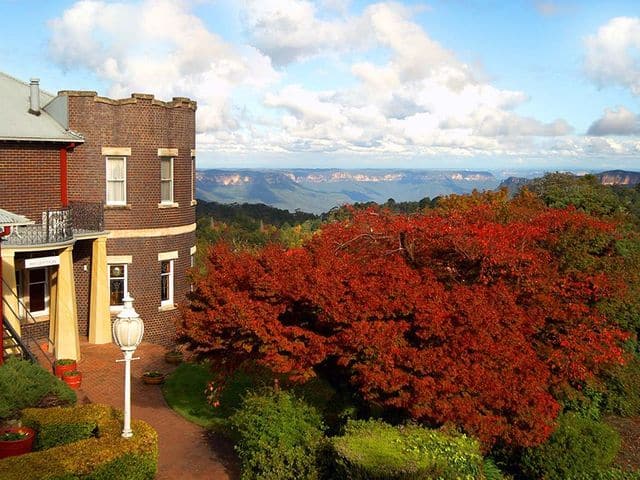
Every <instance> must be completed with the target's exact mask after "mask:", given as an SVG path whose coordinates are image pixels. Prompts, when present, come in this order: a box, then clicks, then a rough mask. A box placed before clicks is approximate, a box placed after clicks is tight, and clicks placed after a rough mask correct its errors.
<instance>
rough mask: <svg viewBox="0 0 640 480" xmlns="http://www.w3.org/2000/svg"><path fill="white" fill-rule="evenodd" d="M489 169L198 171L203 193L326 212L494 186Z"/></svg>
mask: <svg viewBox="0 0 640 480" xmlns="http://www.w3.org/2000/svg"><path fill="white" fill-rule="evenodd" d="M498 184H499V180H498V179H497V178H496V177H495V176H494V175H493V173H491V172H489V171H482V170H465V169H459V170H454V169H446V170H445V169H443V170H435V169H434V170H422V169H334V168H331V169H304V168H294V169H278V170H275V169H236V170H228V169H207V170H198V171H197V172H196V192H197V194H198V197H199V198H202V199H203V200H207V201H216V202H230V201H231V202H238V203H245V202H246V203H265V204H267V205H272V206H274V207H277V208H282V209H286V210H290V211H295V210H297V209H299V210H302V211H308V212H313V213H322V212H324V211H327V210H330V209H331V208H333V207H335V206H338V205H342V204H345V203H354V202H369V201H374V202H378V203H383V202H385V201H386V200H388V199H389V198H393V199H394V200H396V201H411V200H416V199H418V200H419V199H421V198H424V197H430V198H433V197H436V196H441V195H448V194H450V193H470V192H471V191H472V190H473V189H479V190H485V189H493V188H496V187H497V186H498Z"/></svg>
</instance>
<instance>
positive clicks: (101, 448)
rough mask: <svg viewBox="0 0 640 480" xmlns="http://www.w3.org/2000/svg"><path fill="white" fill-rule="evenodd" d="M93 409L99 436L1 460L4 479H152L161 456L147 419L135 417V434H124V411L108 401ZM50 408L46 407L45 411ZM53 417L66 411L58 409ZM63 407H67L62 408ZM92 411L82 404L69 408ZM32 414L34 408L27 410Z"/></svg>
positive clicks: (82, 412) (83, 411)
mask: <svg viewBox="0 0 640 480" xmlns="http://www.w3.org/2000/svg"><path fill="white" fill-rule="evenodd" d="M87 407H90V409H94V410H93V413H94V414H95V423H96V425H97V427H98V428H97V432H96V434H97V436H96V437H90V438H86V439H84V440H79V441H77V442H74V443H68V444H65V445H60V446H57V447H53V448H49V449H48V450H41V451H38V452H32V453H27V454H25V455H20V456H17V457H9V458H5V459H2V460H0V478H2V480H22V479H25V478H37V479H39V480H106V479H109V480H152V479H153V478H154V477H155V473H156V465H157V459H158V435H157V433H156V431H155V430H154V429H153V428H151V426H150V425H148V424H147V423H145V422H142V421H139V420H133V421H132V429H133V437H131V438H122V437H121V436H120V433H121V429H122V415H121V414H120V412H118V411H116V410H115V409H113V408H112V407H109V406H107V405H89V406H87ZM47 410H49V409H43V411H44V412H45V413H44V415H45V416H46V412H47ZM54 410H57V411H56V412H54V413H52V414H51V417H56V416H58V415H64V413H61V412H60V411H59V410H61V409H54ZM62 410H64V409H62ZM68 410H69V412H68V413H69V414H70V415H71V414H73V412H74V411H75V410H78V411H79V412H80V414H81V415H82V414H84V415H86V418H87V419H88V418H89V417H90V413H89V412H88V411H87V410H84V409H83V407H77V408H71V409H68ZM28 414H29V415H33V414H32V412H28Z"/></svg>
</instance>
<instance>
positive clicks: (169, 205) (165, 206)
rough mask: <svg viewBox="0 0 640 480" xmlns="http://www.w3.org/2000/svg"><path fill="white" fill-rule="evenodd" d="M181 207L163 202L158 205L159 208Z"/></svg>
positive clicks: (173, 203)
mask: <svg viewBox="0 0 640 480" xmlns="http://www.w3.org/2000/svg"><path fill="white" fill-rule="evenodd" d="M179 206H180V204H179V203H175V202H161V203H159V204H158V208H178V207H179Z"/></svg>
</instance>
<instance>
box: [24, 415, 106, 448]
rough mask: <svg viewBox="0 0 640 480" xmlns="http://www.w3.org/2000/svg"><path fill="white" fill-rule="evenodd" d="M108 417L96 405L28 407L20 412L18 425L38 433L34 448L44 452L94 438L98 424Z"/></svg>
mask: <svg viewBox="0 0 640 480" xmlns="http://www.w3.org/2000/svg"><path fill="white" fill-rule="evenodd" d="M109 416H110V412H109V410H108V409H105V408H104V406H103V405H96V404H90V405H82V406H78V407H75V408H60V407H57V408H47V409H42V408H28V409H25V410H23V411H22V423H23V424H25V425H27V426H28V427H31V428H33V429H34V430H37V432H38V436H37V437H36V443H35V446H34V449H35V450H46V449H48V448H52V447H57V446H59V445H65V444H67V443H73V442H77V441H78V440H83V439H85V438H89V437H91V436H94V435H95V433H96V432H97V429H98V423H100V422H102V421H104V420H105V419H108V418H109Z"/></svg>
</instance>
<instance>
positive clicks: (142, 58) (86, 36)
mask: <svg viewBox="0 0 640 480" xmlns="http://www.w3.org/2000/svg"><path fill="white" fill-rule="evenodd" d="M189 8H190V3H189V2H187V1H179V0H177V1H170V0H141V1H139V2H135V3H130V2H126V3H125V2H106V1H99V0H83V1H79V2H76V3H75V4H73V5H72V6H71V7H70V8H69V9H67V10H66V11H64V13H63V14H62V15H61V16H60V17H58V18H56V19H54V20H52V21H51V22H50V25H49V26H50V29H51V38H50V45H49V46H50V50H51V54H52V56H53V58H54V60H55V61H57V62H58V63H59V64H61V65H62V66H64V67H65V68H68V69H71V68H87V69H89V70H91V71H93V72H94V73H95V74H96V75H97V76H98V77H100V78H102V79H104V80H106V81H107V82H108V83H109V85H110V89H109V91H108V92H107V93H108V95H110V96H112V97H124V96H129V94H130V93H132V92H151V93H153V94H155V95H156V97H158V98H162V99H170V98H172V97H174V96H186V97H190V98H194V99H196V100H197V101H198V103H199V108H198V130H199V131H214V130H215V131H217V130H233V129H235V128H237V120H236V119H235V118H234V115H233V114H232V103H231V97H232V94H233V92H234V90H235V89H236V88H238V87H242V86H250V87H252V88H261V87H264V86H265V85H267V84H269V83H270V82H272V81H273V80H275V79H276V78H277V76H278V75H277V74H276V72H275V71H274V70H273V69H272V67H271V62H270V60H269V58H268V57H265V56H264V55H262V54H261V53H260V52H258V51H257V50H256V49H255V48H252V47H242V48H236V47H234V46H232V45H230V44H228V43H226V42H225V41H224V40H223V39H221V38H220V37H219V36H218V35H216V34H215V33H214V32H211V31H210V30H209V29H208V28H207V27H206V26H205V25H204V24H203V22H202V21H201V20H200V19H199V18H198V17H197V16H195V15H194V14H192V13H191V12H190V10H189Z"/></svg>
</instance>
